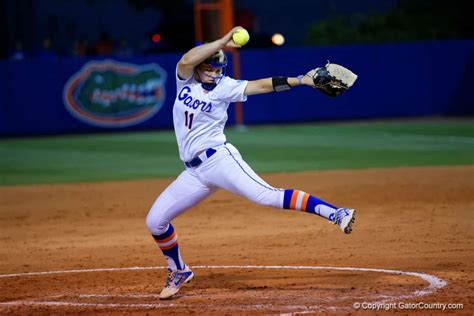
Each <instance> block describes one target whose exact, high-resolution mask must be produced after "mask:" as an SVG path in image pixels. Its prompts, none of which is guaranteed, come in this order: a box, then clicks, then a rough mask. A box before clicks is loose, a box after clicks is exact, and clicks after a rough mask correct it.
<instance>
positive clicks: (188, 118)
mask: <svg viewBox="0 0 474 316" xmlns="http://www.w3.org/2000/svg"><path fill="white" fill-rule="evenodd" d="M188 114H189V115H188ZM193 118H194V113H188V111H185V112H184V126H186V127H187V128H189V129H191V128H192V127H193Z"/></svg>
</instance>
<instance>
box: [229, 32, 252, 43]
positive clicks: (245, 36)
mask: <svg viewBox="0 0 474 316" xmlns="http://www.w3.org/2000/svg"><path fill="white" fill-rule="evenodd" d="M249 39H250V35H249V32H247V30H246V29H238V30H237V31H235V32H234V33H233V34H232V40H233V41H234V43H235V44H237V45H241V46H244V45H245V44H247V42H248V41H249Z"/></svg>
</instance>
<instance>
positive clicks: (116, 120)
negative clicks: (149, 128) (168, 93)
mask: <svg viewBox="0 0 474 316" xmlns="http://www.w3.org/2000/svg"><path fill="white" fill-rule="evenodd" d="M165 81H166V72H165V70H163V69H162V68H161V67H160V66H158V65H156V64H147V65H134V64H128V63H120V62H116V61H113V60H103V61H91V62H89V63H87V64H85V65H84V66H83V67H82V69H81V70H80V71H79V72H77V73H76V74H74V75H73V76H72V77H71V78H70V79H69V80H68V82H67V83H66V85H65V86H64V91H63V99H64V104H65V105H66V108H67V109H68V110H69V112H70V113H71V114H72V115H73V116H74V117H76V118H78V119H79V120H81V121H84V122H86V123H89V124H91V125H95V126H102V127H125V126H131V125H136V124H138V123H141V122H143V121H145V120H147V119H149V118H150V117H152V116H153V115H154V114H156V113H157V112H158V111H159V110H160V109H161V106H162V105H163V102H164V100H165Z"/></svg>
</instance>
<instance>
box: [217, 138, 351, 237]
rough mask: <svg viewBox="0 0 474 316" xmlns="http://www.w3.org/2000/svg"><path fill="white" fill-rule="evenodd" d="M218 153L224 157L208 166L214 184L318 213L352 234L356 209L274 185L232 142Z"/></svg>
mask: <svg viewBox="0 0 474 316" xmlns="http://www.w3.org/2000/svg"><path fill="white" fill-rule="evenodd" d="M219 155H220V156H224V157H222V159H220V160H218V161H217V162H216V163H215V164H216V165H215V166H214V167H213V168H211V167H209V169H210V171H209V172H210V173H212V174H213V177H212V180H211V183H212V184H213V185H215V186H218V187H221V188H223V189H225V190H228V191H230V192H233V193H236V194H238V195H240V196H243V197H246V198H247V199H249V200H251V201H254V202H255V203H258V204H260V205H264V206H272V207H276V208H282V209H293V210H299V211H303V212H307V213H311V214H315V215H319V216H321V217H323V218H325V219H327V220H329V221H331V222H333V223H334V224H336V225H338V226H339V227H340V229H341V230H342V231H343V232H344V233H346V234H349V233H351V231H352V224H353V223H354V220H355V210H353V209H347V208H338V207H337V206H334V205H332V204H330V203H327V202H325V201H323V200H321V199H319V198H318V197H316V196H313V195H310V194H308V193H306V192H303V191H299V190H292V189H286V190H285V189H277V188H274V187H273V186H271V185H269V184H268V183H267V182H265V181H264V180H263V179H262V178H260V177H259V176H258V175H257V174H256V173H255V172H254V171H253V170H252V168H251V167H250V166H249V165H248V164H247V163H246V162H245V161H244V160H243V159H242V156H241V155H240V153H239V151H238V150H237V149H236V148H235V147H234V146H232V145H231V144H227V145H226V146H225V148H224V150H222V151H220V153H219Z"/></svg>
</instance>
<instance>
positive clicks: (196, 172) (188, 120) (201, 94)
mask: <svg viewBox="0 0 474 316" xmlns="http://www.w3.org/2000/svg"><path fill="white" fill-rule="evenodd" d="M238 29H239V27H236V28H234V29H232V30H231V31H230V32H229V33H227V34H226V35H225V36H224V37H222V38H221V39H218V40H216V41H214V42H211V43H208V44H204V45H201V46H198V47H195V48H193V49H191V50H190V51H188V52H187V53H186V54H184V55H183V56H182V58H181V60H180V61H179V62H178V65H177V67H176V86H177V91H176V92H177V96H176V100H175V102H174V107H173V121H174V130H175V133H176V140H177V142H178V147H179V155H180V158H181V160H182V161H183V162H184V165H185V166H186V169H185V170H184V171H183V172H182V173H181V174H180V175H179V176H178V178H177V179H176V180H175V181H174V182H173V183H171V184H170V185H169V186H168V187H167V188H166V189H165V190H164V191H163V192H162V193H161V195H160V196H159V197H158V198H157V200H156V201H155V203H154V204H153V206H152V207H151V209H150V212H149V214H148V216H147V219H146V223H147V226H148V230H149V231H150V233H151V234H152V236H153V238H154V239H155V241H156V243H157V244H158V246H159V248H160V249H161V251H162V252H163V254H164V256H165V258H166V260H167V262H168V276H167V280H166V285H165V287H164V288H163V290H162V292H161V293H160V298H161V299H169V298H171V297H172V296H173V295H175V294H176V293H177V292H178V291H179V289H180V288H181V286H182V285H183V284H184V283H187V282H189V281H190V280H191V279H192V278H193V276H194V275H193V272H192V271H191V269H190V268H189V266H187V265H186V264H185V263H184V261H183V259H182V258H181V255H180V251H179V246H178V236H177V233H176V231H175V230H174V228H173V226H172V225H171V223H170V222H171V220H173V219H174V218H175V217H177V216H178V215H180V214H182V213H183V212H185V211H186V210H188V209H189V208H191V207H193V206H194V205H196V204H198V203H199V202H200V201H202V200H203V199H205V198H206V197H208V196H209V195H210V194H212V193H213V192H214V191H215V190H216V189H218V188H222V189H225V190H227V191H230V192H233V193H235V194H238V195H240V196H243V197H245V198H247V199H249V200H251V201H253V202H255V203H257V204H259V205H263V206H271V207H274V208H279V209H292V210H301V211H305V212H308V213H312V214H315V215H318V216H320V217H323V218H325V219H326V220H328V221H331V222H333V223H334V224H336V225H337V226H338V227H339V228H340V229H341V230H342V231H343V232H344V233H346V234H349V233H351V231H352V224H353V222H354V218H355V210H353V209H347V208H338V207H336V206H334V205H332V204H329V203H327V202H325V201H323V200H321V199H319V198H317V197H315V196H313V195H310V194H308V193H306V192H303V191H299V190H293V189H278V188H274V187H273V186H271V185H270V184H268V183H266V182H265V181H264V180H263V179H262V178H260V177H259V176H258V175H257V174H256V173H255V172H254V171H253V170H252V168H250V166H249V165H248V164H247V163H246V162H245V161H244V160H243V158H242V156H241V155H240V153H239V151H238V150H237V148H235V147H234V146H233V145H231V144H230V143H228V142H227V140H226V137H225V135H224V127H225V124H226V121H227V108H228V107H229V104H230V103H231V102H238V101H241V102H243V101H246V100H247V97H248V96H250V95H254V94H261V93H268V92H272V91H277V92H279V91H283V90H288V89H291V88H293V87H296V86H300V85H306V86H310V87H313V88H316V89H318V90H320V91H322V92H323V93H325V94H327V95H330V96H333V97H334V96H337V95H339V94H340V93H341V92H343V91H344V90H347V89H348V88H350V87H351V86H352V84H353V83H354V82H355V80H356V78H357V76H356V75H354V74H353V73H352V72H350V71H349V70H348V69H346V68H344V67H342V66H339V65H335V64H330V63H328V64H327V65H326V66H324V67H321V68H316V69H313V70H311V71H309V72H308V73H307V74H306V75H301V76H298V77H271V78H264V79H260V80H252V81H246V80H234V79H232V78H230V77H228V76H226V75H225V67H226V65H227V58H226V56H225V55H224V53H223V51H222V49H223V48H224V47H225V46H227V47H233V48H238V47H240V46H239V45H237V44H235V43H234V42H233V41H232V34H233V33H234V32H235V31H237V30H238Z"/></svg>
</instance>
